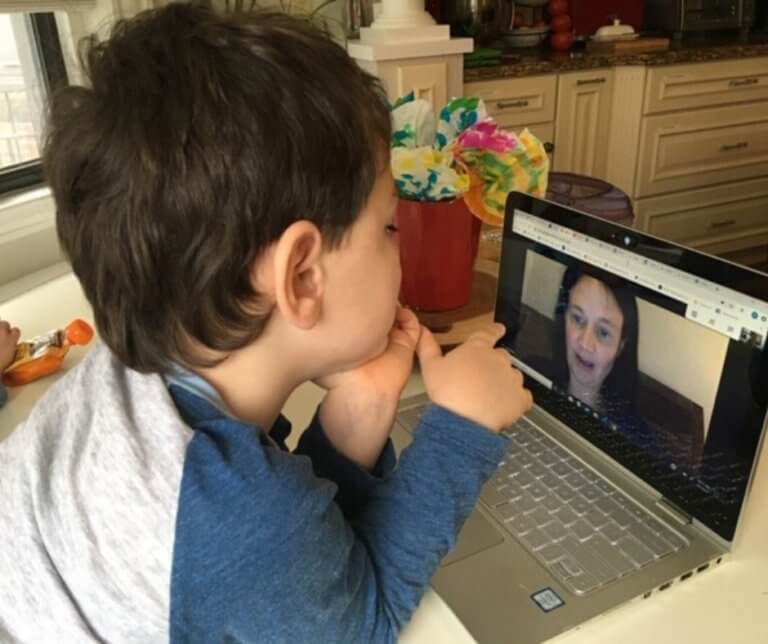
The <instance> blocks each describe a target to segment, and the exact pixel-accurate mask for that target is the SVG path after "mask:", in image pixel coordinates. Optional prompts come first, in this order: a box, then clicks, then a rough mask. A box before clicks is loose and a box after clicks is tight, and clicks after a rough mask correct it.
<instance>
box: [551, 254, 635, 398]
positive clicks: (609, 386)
mask: <svg viewBox="0 0 768 644" xmlns="http://www.w3.org/2000/svg"><path fill="white" fill-rule="evenodd" d="M637 342H638V316H637V303H636V302H635V296H634V294H633V293H631V292H630V291H629V289H628V288H627V284H626V282H624V281H623V280H621V279H620V278H618V277H616V276H614V275H611V274H610V273H605V272H603V271H598V270H596V269H594V268H592V267H586V266H583V265H580V264H573V265H571V266H570V267H569V268H568V269H567V270H566V271H565V274H564V275H563V280H562V282H561V284H560V291H559V295H558V301H557V305H556V307H555V342H554V348H555V352H554V353H555V365H554V367H555V373H554V376H555V377H554V380H555V382H556V383H558V384H559V385H561V386H562V388H563V389H565V390H567V391H568V393H569V394H571V395H572V396H574V397H576V398H578V399H579V400H581V401H582V402H584V403H586V404H587V405H589V406H590V407H591V408H593V409H595V410H597V411H601V410H605V411H607V409H606V406H607V405H610V404H611V403H613V402H614V401H615V400H620V401H622V402H625V403H631V404H634V400H635V391H636V388H637Z"/></svg>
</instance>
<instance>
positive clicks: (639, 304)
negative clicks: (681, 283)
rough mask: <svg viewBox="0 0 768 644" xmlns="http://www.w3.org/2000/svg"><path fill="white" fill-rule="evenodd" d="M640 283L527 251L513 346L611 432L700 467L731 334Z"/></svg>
mask: <svg viewBox="0 0 768 644" xmlns="http://www.w3.org/2000/svg"><path fill="white" fill-rule="evenodd" d="M544 253H548V254H549V255H552V254H554V253H552V252H551V251H544ZM643 290H646V289H643V288H642V287H639V286H638V285H636V284H632V283H630V282H628V281H627V280H624V279H622V278H621V277H618V276H616V275H614V274H612V273H609V272H607V271H603V270H600V269H598V268H596V267H593V266H591V265H590V264H587V263H585V262H578V261H573V260H571V261H565V262H564V261H558V259H555V258H552V257H551V256H550V257H548V256H547V254H543V253H542V252H535V251H534V250H528V251H527V252H526V257H525V269H524V276H523V286H522V298H521V303H520V315H519V317H518V320H519V326H518V330H517V333H516V335H515V337H514V341H513V344H512V346H510V348H511V349H512V351H513V353H514V354H515V355H516V356H517V357H518V358H519V360H520V361H521V362H523V363H524V365H525V366H526V367H528V369H527V370H528V372H529V374H530V375H533V376H534V377H536V378H537V379H538V380H539V381H540V382H542V383H543V384H545V385H546V386H548V387H551V388H553V389H554V390H556V391H558V392H560V393H562V394H563V395H564V396H567V397H568V399H569V400H572V401H573V402H574V403H575V404H576V405H577V406H578V407H579V408H580V409H581V410H582V411H583V412H585V413H587V414H592V415H593V416H594V417H596V418H599V420H600V421H601V422H602V423H603V424H604V425H605V426H606V427H608V428H610V429H611V430H612V431H617V432H621V433H622V434H623V435H624V436H625V437H627V438H629V439H630V440H631V441H632V442H633V443H635V444H637V445H639V446H642V447H643V448H645V449H650V450H652V451H654V452H657V453H661V452H664V453H667V454H669V455H671V456H672V457H673V459H674V460H675V461H679V462H680V463H681V464H685V465H688V466H695V465H696V464H697V463H698V462H699V460H700V458H701V455H702V450H703V445H704V443H705V440H706V435H707V431H708V428H709V424H710V420H711V417H712V409H713V406H714V402H715V398H716V396H717V389H718V385H719V375H720V373H721V371H722V366H723V362H724V360H725V354H726V351H727V346H728V338H727V337H725V336H723V335H721V334H719V333H717V332H715V331H712V330H710V329H708V328H706V327H704V326H701V325H699V324H696V323H695V322H691V321H690V320H687V319H686V318H685V306H684V305H683V304H681V303H679V302H676V301H675V300H673V299H672V298H669V297H666V296H664V295H661V294H659V293H657V292H648V293H647V294H646V297H643V296H642V291H643ZM638 293H641V294H638Z"/></svg>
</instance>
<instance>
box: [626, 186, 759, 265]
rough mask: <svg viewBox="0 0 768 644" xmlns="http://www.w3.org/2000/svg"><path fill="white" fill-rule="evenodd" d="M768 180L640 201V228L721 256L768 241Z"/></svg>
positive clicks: (638, 206)
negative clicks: (721, 254) (720, 253)
mask: <svg viewBox="0 0 768 644" xmlns="http://www.w3.org/2000/svg"><path fill="white" fill-rule="evenodd" d="M767 213H768V177H760V178H758V179H751V180H749V181H742V182H738V183H732V184H726V185H722V186H715V187H710V188H703V189H700V190H689V191H687V192H683V193H677V194H674V195H666V196H663V197H651V198H649V199H639V200H638V201H636V202H635V215H636V217H637V225H638V227H639V228H641V229H643V230H645V231H647V232H649V233H651V234H652V235H655V236H657V237H661V238H662V239H669V240H672V241H676V242H679V243H682V244H685V245H687V246H693V247H696V248H700V249H702V250H706V251H707V252H713V253H719V252H726V251H730V250H735V249H739V248H748V247H751V246H756V245H758V244H761V243H762V244H765V243H766V242H767V241H768V214H767Z"/></svg>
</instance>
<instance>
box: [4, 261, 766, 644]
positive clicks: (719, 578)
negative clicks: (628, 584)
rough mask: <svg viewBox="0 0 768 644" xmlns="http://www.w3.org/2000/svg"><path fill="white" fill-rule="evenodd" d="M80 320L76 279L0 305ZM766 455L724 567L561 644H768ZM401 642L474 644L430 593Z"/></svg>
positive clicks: (30, 390) (31, 315) (33, 326)
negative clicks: (743, 522)
mask: <svg viewBox="0 0 768 644" xmlns="http://www.w3.org/2000/svg"><path fill="white" fill-rule="evenodd" d="M76 317H81V318H84V319H86V320H89V321H92V319H93V317H92V313H91V309H90V307H89V305H88V303H87V301H86V300H85V298H84V296H83V294H82V291H81V290H80V287H79V285H78V283H77V281H76V280H75V278H74V277H73V276H72V275H71V274H70V275H65V276H63V277H59V278H57V279H55V280H52V281H51V282H48V283H47V284H44V285H43V286H40V287H38V288H36V289H34V290H32V291H30V292H28V293H26V294H25V295H23V296H20V297H18V298H16V299H14V300H11V301H8V302H5V303H2V304H0V318H4V319H9V320H11V321H12V322H13V323H14V324H16V325H18V326H20V327H21V328H22V331H23V333H24V336H25V337H29V336H31V335H37V334H39V333H44V332H46V331H48V330H50V329H52V328H55V327H58V326H63V325H64V324H66V323H67V322H69V321H70V320H71V319H74V318H76ZM83 352H84V349H81V348H78V347H75V348H73V349H72V351H71V352H70V355H69V356H68V360H67V363H66V365H67V368H71V367H72V365H73V364H75V363H76V362H77V359H78V358H79V357H80V356H81V355H82V354H83ZM59 377H61V374H57V375H54V376H51V377H49V378H47V379H45V380H42V381H38V382H36V383H32V384H30V385H26V386H24V387H20V388H17V389H12V390H11V392H10V400H9V402H8V404H7V405H6V407H4V408H3V409H2V410H0V439H2V438H3V437H5V436H6V435H7V434H8V433H9V432H10V431H11V430H12V428H13V427H14V426H15V425H16V424H17V423H18V422H19V421H20V420H21V419H23V418H24V417H25V416H26V414H27V413H28V412H29V409H30V408H31V407H32V405H33V404H34V402H35V400H37V398H38V397H39V396H40V395H41V394H42V393H43V392H44V391H45V389H46V388H47V387H48V386H50V384H51V383H52V382H55V380H56V379H57V378H59ZM420 390H422V385H421V381H420V378H419V377H418V376H414V378H412V379H411V382H410V383H409V386H408V388H407V390H406V394H407V395H410V394H413V393H416V392H417V391H420ZM320 396H321V392H320V390H319V389H318V388H317V387H314V386H313V385H305V386H304V387H301V388H300V389H299V390H297V391H296V392H295V393H294V395H293V396H291V398H290V400H289V401H288V405H287V407H286V410H285V412H286V415H287V416H288V417H289V418H290V419H291V421H293V423H294V426H295V427H304V426H306V424H307V422H308V421H309V419H310V418H311V416H312V414H313V413H314V410H315V407H316V405H317V403H318V401H319V400H320ZM765 453H766V449H765V446H764V449H763V459H762V462H761V464H760V467H759V471H758V473H757V476H756V479H755V481H754V485H753V491H752V497H751V499H750V503H749V506H748V507H747V510H746V513H747V515H746V518H745V524H744V529H743V531H742V532H741V534H740V537H739V540H738V542H737V545H736V550H735V552H734V554H733V556H732V557H731V558H730V560H729V561H728V562H727V563H724V564H722V565H721V566H720V567H718V568H716V569H714V570H713V571H712V572H709V573H707V574H704V575H701V576H697V577H694V578H693V579H691V580H689V581H687V582H685V583H684V584H678V585H675V586H673V587H672V588H670V589H669V590H667V591H665V592H664V593H661V594H657V595H655V596H653V597H652V598H651V599H649V600H647V601H638V602H635V603H633V604H631V605H628V606H625V607H622V608H620V609H618V610H616V611H613V612H612V613H610V614H608V615H604V616H603V617H601V618H599V619H596V620H593V621H592V622H591V623H589V624H586V625H584V626H582V627H581V628H580V629H578V630H574V631H571V632H569V633H566V634H564V635H562V636H560V637H559V638H557V640H556V641H557V642H558V643H560V644H600V643H603V642H604V643H611V644H613V643H617V644H618V643H619V642H621V643H622V644H648V642H652V643H653V644H666V643H667V642H695V643H696V644H723V643H727V644H768V457H766V456H765ZM467 592H471V589H468V590H467ZM401 642H403V643H405V644H436V643H439V644H472V643H473V642H474V640H473V639H472V637H471V636H470V635H469V634H468V633H467V631H466V630H465V629H464V627H463V626H462V625H461V623H460V622H459V621H458V619H457V618H456V617H455V616H454V615H453V613H452V612H451V610H450V609H449V608H448V607H447V605H446V604H445V603H443V601H442V600H441V599H440V597H439V596H438V595H437V594H436V593H435V592H433V591H431V590H430V591H429V592H428V593H427V594H426V595H425V597H424V599H423V601H422V602H421V605H420V607H419V609H418V610H417V612H416V614H415V615H414V617H413V620H412V621H411V623H410V624H409V625H408V627H407V628H406V629H405V631H404V632H403V634H402V637H401ZM510 642H514V633H510Z"/></svg>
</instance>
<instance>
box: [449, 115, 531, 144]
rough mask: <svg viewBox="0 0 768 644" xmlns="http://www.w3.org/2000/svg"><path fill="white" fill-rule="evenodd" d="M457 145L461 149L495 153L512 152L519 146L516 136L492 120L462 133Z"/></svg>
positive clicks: (477, 124) (475, 125) (473, 126)
mask: <svg viewBox="0 0 768 644" xmlns="http://www.w3.org/2000/svg"><path fill="white" fill-rule="evenodd" d="M456 143H457V146H458V148H459V149H461V148H479V149H481V150H491V151H493V152H510V151H512V150H514V149H515V148H516V147H517V146H518V145H519V142H518V140H517V137H516V136H515V135H514V134H512V133H510V132H505V131H504V130H502V129H500V128H499V126H498V125H496V123H494V122H493V121H492V120H490V119H487V120H484V121H479V122H477V123H475V124H474V125H472V126H471V127H469V128H467V129H466V130H464V131H463V132H461V134H459V136H458V139H457V140H456Z"/></svg>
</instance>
